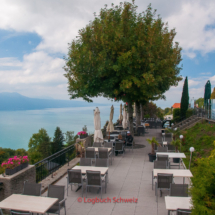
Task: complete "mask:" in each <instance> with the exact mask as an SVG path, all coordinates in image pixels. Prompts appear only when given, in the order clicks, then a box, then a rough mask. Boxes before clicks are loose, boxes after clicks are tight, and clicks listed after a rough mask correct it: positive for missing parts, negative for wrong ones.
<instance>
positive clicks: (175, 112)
mask: <svg viewBox="0 0 215 215" xmlns="http://www.w3.org/2000/svg"><path fill="white" fill-rule="evenodd" d="M180 118H181V110H180V108H175V109H173V120H174V122H178V121H179V120H180Z"/></svg>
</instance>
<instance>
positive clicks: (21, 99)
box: [0, 93, 103, 111]
mask: <svg viewBox="0 0 215 215" xmlns="http://www.w3.org/2000/svg"><path fill="white" fill-rule="evenodd" d="M98 105H100V106H101V105H103V104H97V103H88V102H84V101H83V102H82V101H74V100H57V99H37V98H29V97H26V96H23V95H20V94H19V93H0V111H14V110H39V109H45V108H67V107H89V106H90V107H91V106H94V107H96V106H98Z"/></svg>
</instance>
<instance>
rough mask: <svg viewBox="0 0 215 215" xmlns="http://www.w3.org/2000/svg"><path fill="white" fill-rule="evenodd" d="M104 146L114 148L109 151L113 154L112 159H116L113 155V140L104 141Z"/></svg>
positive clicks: (110, 154)
mask: <svg viewBox="0 0 215 215" xmlns="http://www.w3.org/2000/svg"><path fill="white" fill-rule="evenodd" d="M104 147H105V148H111V149H112V150H111V151H110V152H109V156H111V157H112V158H111V159H114V156H113V151H114V146H113V142H104Z"/></svg>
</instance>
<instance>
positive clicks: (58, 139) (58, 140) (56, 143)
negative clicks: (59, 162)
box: [52, 127, 64, 154]
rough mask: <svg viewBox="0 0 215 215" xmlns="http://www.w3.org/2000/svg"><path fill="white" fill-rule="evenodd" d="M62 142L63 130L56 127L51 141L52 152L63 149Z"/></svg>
mask: <svg viewBox="0 0 215 215" xmlns="http://www.w3.org/2000/svg"><path fill="white" fill-rule="evenodd" d="M63 142H64V136H63V132H62V131H61V129H60V128H59V127H57V128H56V130H55V133H54V139H53V142H52V154H54V153H56V152H58V151H60V150H61V149H63Z"/></svg>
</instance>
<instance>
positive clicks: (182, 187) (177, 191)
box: [170, 184, 188, 197]
mask: <svg viewBox="0 0 215 215" xmlns="http://www.w3.org/2000/svg"><path fill="white" fill-rule="evenodd" d="M170 196H182V197H188V184H170Z"/></svg>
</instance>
